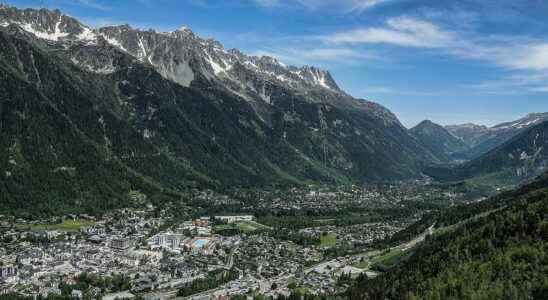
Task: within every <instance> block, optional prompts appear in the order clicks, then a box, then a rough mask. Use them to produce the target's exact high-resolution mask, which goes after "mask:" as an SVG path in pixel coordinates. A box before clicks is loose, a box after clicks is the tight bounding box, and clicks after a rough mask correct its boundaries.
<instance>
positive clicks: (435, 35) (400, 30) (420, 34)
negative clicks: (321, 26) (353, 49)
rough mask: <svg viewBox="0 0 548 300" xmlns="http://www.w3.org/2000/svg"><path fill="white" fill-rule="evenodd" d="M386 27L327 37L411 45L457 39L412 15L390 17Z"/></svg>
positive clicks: (439, 44)
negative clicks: (411, 16)
mask: <svg viewBox="0 0 548 300" xmlns="http://www.w3.org/2000/svg"><path fill="white" fill-rule="evenodd" d="M386 25H387V26H385V27H370V28H358V29H354V30H350V31H345V32H340V33H336V34H333V35H330V36H327V37H326V38H325V40H326V41H328V42H332V43H349V44H360V43H385V44H394V45H398V46H409V47H431V48H437V47H446V46H448V45H449V44H451V43H452V41H453V40H454V39H455V38H454V35H453V34H452V33H451V32H448V31H443V30H441V29H440V28H439V27H438V26H436V25H434V24H432V23H429V22H426V21H421V20H417V19H413V18H410V17H398V18H393V19H389V20H388V21H387V22H386Z"/></svg>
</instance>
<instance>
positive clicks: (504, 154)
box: [426, 115, 548, 184]
mask: <svg viewBox="0 0 548 300" xmlns="http://www.w3.org/2000/svg"><path fill="white" fill-rule="evenodd" d="M536 116H544V115H536ZM526 119H529V120H533V121H526V122H523V120H525V119H522V120H520V121H519V122H512V123H507V124H506V125H502V126H501V125H499V126H496V127H493V128H492V129H491V130H493V131H494V132H495V133H499V134H500V135H499V136H497V137H496V138H497V139H500V140H502V137H508V136H511V137H510V138H509V139H508V140H505V141H497V143H502V144H501V145H499V146H496V147H494V148H493V149H491V150H489V151H488V152H487V153H484V154H482V155H480V156H478V157H476V158H475V159H473V160H471V161H468V162H466V163H463V164H461V165H458V166H455V167H451V168H448V167H433V168H430V169H427V171H426V173H428V174H429V175H431V176H433V177H434V178H436V179H440V180H449V181H455V180H464V179H470V178H481V179H482V180H484V181H486V182H498V183H508V184H512V183H519V182H523V181H524V180H527V179H530V178H533V177H535V176H537V175H539V174H541V173H543V172H545V171H546V169H547V168H548V121H544V122H542V123H539V124H537V121H534V120H540V118H536V117H533V118H532V119H531V118H526ZM493 136H494V135H493ZM491 138H492V136H491ZM492 139H494V138H492Z"/></svg>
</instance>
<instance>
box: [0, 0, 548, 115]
mask: <svg viewBox="0 0 548 300" xmlns="http://www.w3.org/2000/svg"><path fill="white" fill-rule="evenodd" d="M3 2H6V3H7V4H11V5H15V6H19V7H38V6H44V7H48V8H60V9H61V10H62V11H63V12H65V13H66V14H69V15H71V16H74V17H77V18H79V19H80V20H82V21H83V22H84V23H86V24H88V25H91V26H103V25H112V24H124V23H128V24H131V25H133V26H136V27H140V28H145V29H148V28H154V29H157V30H161V31H171V30H174V29H176V28H178V27H181V26H182V25H185V26H188V27H190V28H191V29H192V30H193V31H195V32H196V33H197V34H199V35H200V36H202V37H213V38H215V39H217V40H219V41H221V42H222V43H223V44H224V45H225V47H226V48H238V49H241V50H242V51H244V52H247V53H250V54H257V55H263V54H264V55H271V56H275V57H277V58H279V59H280V60H281V61H283V62H284V63H287V64H294V65H303V64H311V65H316V66H319V67H322V68H325V69H328V70H329V71H331V73H332V74H333V76H334V78H335V80H336V81H337V82H338V84H339V85H340V86H341V87H342V88H343V89H344V90H345V91H347V92H348V93H349V94H351V95H353V96H355V97H360V98H364V99H368V100H372V101H376V102H379V103H381V104H383V105H385V106H387V107H388V108H389V109H391V110H392V111H393V112H394V113H396V114H397V115H398V117H399V118H400V119H401V121H402V122H403V123H404V125H406V126H412V125H415V124H416V123H418V122H420V121H421V120H423V119H430V120H433V121H435V122H437V123H440V124H455V123H465V122H474V123H479V124H486V125H493V124H496V123H500V122H503V121H508V120H513V119H516V118H519V117H521V116H523V115H525V114H527V113H530V112H545V111H548V1H544V0H460V1H457V0H455V1H449V0H448V1H445V0H443V1H442V0H43V1H30V0H9V1H3Z"/></svg>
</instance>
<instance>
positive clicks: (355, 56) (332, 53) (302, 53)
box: [252, 47, 378, 65]
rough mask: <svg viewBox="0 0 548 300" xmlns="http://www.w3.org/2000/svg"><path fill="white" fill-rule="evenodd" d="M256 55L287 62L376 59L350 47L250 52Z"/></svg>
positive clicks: (353, 61)
mask: <svg viewBox="0 0 548 300" xmlns="http://www.w3.org/2000/svg"><path fill="white" fill-rule="evenodd" d="M252 55H257V56H271V57H275V58H277V59H279V60H280V61H282V62H284V63H287V64H294V65H306V64H314V63H321V64H326V63H327V64H329V63H337V64H356V63H359V62H360V61H363V60H373V59H378V57H377V56H376V55H375V54H373V53H368V52H364V51H358V50H355V49H351V48H307V49H302V48H297V47H285V48H275V49H269V50H259V51H255V52H253V53H252Z"/></svg>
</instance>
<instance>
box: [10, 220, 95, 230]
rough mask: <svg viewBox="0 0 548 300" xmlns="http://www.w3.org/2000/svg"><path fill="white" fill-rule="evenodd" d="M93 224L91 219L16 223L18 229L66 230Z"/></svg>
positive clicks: (78, 228)
mask: <svg viewBox="0 0 548 300" xmlns="http://www.w3.org/2000/svg"><path fill="white" fill-rule="evenodd" d="M93 224H95V222H93V221H86V220H65V221H63V222H62V223H59V224H18V225H17V228H19V229H30V230H33V231H40V230H59V231H66V232H74V231H79V230H80V228H82V227H85V226H91V225H93Z"/></svg>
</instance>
